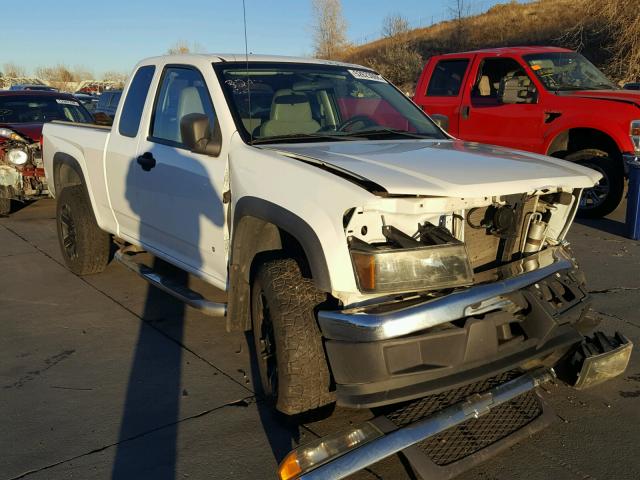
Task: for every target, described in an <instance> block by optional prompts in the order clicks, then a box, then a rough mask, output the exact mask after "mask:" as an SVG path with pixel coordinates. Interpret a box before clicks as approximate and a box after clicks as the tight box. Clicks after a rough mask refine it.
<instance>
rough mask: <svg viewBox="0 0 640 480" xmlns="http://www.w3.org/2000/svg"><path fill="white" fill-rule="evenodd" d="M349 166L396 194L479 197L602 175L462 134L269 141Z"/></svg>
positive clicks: (583, 184)
mask: <svg viewBox="0 0 640 480" xmlns="http://www.w3.org/2000/svg"><path fill="white" fill-rule="evenodd" d="M262 148H267V149H270V150H276V151H280V152H282V153H284V154H286V155H288V156H299V157H303V158H304V157H306V158H308V159H313V160H315V161H319V162H322V163H326V164H329V165H332V166H335V167H338V168H339V169H342V170H347V171H349V172H352V173H354V174H356V175H358V176H360V177H364V178H366V179H368V180H370V181H372V182H375V183H377V184H378V185H381V186H382V187H384V188H385V189H386V190H387V192H388V193H390V194H404V195H430V196H447V197H451V196H455V197H478V196H489V195H507V194H512V193H524V192H532V191H535V190H544V189H548V188H552V189H555V188H558V187H562V188H563V189H565V190H571V189H574V188H589V187H592V186H593V185H594V184H595V183H597V182H598V180H599V179H600V177H601V175H600V174H599V173H598V172H596V171H594V170H591V169H589V168H586V167H582V166H580V165H577V164H575V163H570V162H566V161H564V160H558V159H554V158H550V157H545V156H542V155H536V154H532V153H526V152H520V151H515V150H507V149H504V148H499V147H493V146H490V145H480V144H476V143H467V142H462V141H458V140H437V141H436V140H401V141H390V140H383V141H340V142H330V143H329V142H323V143H306V144H279V145H269V146H263V147H262Z"/></svg>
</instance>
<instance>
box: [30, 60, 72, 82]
mask: <svg viewBox="0 0 640 480" xmlns="http://www.w3.org/2000/svg"><path fill="white" fill-rule="evenodd" d="M36 76H37V77H38V78H40V79H42V80H47V81H48V82H75V81H76V77H75V75H74V72H73V71H72V70H71V69H70V68H69V67H68V66H66V65H64V64H62V63H59V64H57V65H54V66H52V67H38V68H36Z"/></svg>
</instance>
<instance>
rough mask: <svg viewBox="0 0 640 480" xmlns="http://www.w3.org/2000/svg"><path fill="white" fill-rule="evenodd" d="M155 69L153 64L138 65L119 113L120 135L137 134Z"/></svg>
mask: <svg viewBox="0 0 640 480" xmlns="http://www.w3.org/2000/svg"><path fill="white" fill-rule="evenodd" d="M155 70H156V67H154V66H153V65H147V66H145V67H140V69H138V71H137V72H136V74H135V76H134V77H133V80H132V81H131V86H130V87H129V91H128V93H127V97H126V98H125V100H124V105H123V107H122V113H121V114H120V126H119V132H120V135H123V136H125V137H135V136H136V135H138V128H140V118H141V117H142V110H143V109H144V102H145V100H146V99H147V94H148V93H149V86H150V85H151V80H152V79H153V74H154V73H155Z"/></svg>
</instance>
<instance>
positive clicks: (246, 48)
mask: <svg viewBox="0 0 640 480" xmlns="http://www.w3.org/2000/svg"><path fill="white" fill-rule="evenodd" d="M242 16H243V19H244V59H245V63H246V72H247V100H248V104H249V138H250V143H251V145H253V128H252V126H253V122H252V120H251V80H250V79H249V43H248V41H247V7H246V2H245V0H242Z"/></svg>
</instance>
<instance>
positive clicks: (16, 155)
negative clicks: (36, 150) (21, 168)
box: [7, 148, 29, 165]
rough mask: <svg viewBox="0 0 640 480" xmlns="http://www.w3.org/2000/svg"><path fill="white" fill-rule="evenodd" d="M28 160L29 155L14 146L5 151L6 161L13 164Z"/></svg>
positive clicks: (20, 163) (21, 163) (22, 163)
mask: <svg viewBox="0 0 640 480" xmlns="http://www.w3.org/2000/svg"><path fill="white" fill-rule="evenodd" d="M27 160H29V155H28V154H27V152H25V151H24V150H20V149H19V148H14V149H13V150H9V151H8V152H7V161H8V162H9V163H11V164H13V165H24V164H25V163H27Z"/></svg>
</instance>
